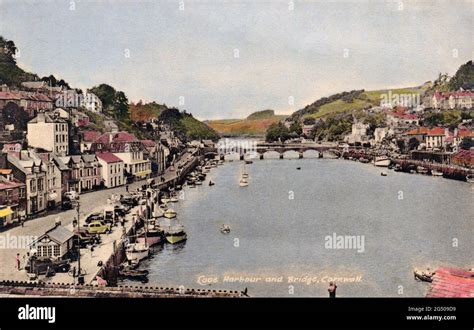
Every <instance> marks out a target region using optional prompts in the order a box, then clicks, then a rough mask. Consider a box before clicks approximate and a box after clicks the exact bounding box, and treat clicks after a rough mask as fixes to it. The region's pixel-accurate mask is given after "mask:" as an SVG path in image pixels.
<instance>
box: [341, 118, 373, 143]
mask: <svg viewBox="0 0 474 330" xmlns="http://www.w3.org/2000/svg"><path fill="white" fill-rule="evenodd" d="M368 128H369V125H367V124H363V123H361V122H357V123H355V124H352V131H351V134H348V135H346V136H345V137H344V142H347V143H349V144H354V143H364V142H368V136H367V129H368Z"/></svg>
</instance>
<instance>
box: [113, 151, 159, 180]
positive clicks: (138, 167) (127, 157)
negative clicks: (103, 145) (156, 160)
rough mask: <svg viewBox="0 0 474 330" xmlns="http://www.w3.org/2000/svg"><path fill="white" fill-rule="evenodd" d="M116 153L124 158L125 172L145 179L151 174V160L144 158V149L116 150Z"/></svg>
mask: <svg viewBox="0 0 474 330" xmlns="http://www.w3.org/2000/svg"><path fill="white" fill-rule="evenodd" d="M114 155H115V156H117V157H118V158H120V159H121V160H123V162H124V169H125V172H127V173H128V174H129V175H130V176H134V177H136V178H142V179H143V178H147V177H148V176H149V175H150V174H151V162H150V161H149V160H148V159H144V157H143V151H142V150H138V149H136V150H130V151H125V152H114Z"/></svg>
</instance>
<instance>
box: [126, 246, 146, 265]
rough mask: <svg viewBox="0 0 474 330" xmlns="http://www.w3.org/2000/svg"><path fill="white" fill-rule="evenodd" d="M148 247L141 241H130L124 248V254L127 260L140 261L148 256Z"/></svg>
mask: <svg viewBox="0 0 474 330" xmlns="http://www.w3.org/2000/svg"><path fill="white" fill-rule="evenodd" d="M149 252H150V248H149V247H148V246H147V245H145V244H143V243H132V244H130V245H128V246H127V248H126V249H125V255H126V256H127V259H128V260H137V261H140V260H142V259H145V258H147V257H148V254H149Z"/></svg>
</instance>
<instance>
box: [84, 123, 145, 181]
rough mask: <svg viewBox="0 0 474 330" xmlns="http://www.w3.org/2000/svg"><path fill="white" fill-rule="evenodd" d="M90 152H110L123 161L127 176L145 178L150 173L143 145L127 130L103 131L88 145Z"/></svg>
mask: <svg viewBox="0 0 474 330" xmlns="http://www.w3.org/2000/svg"><path fill="white" fill-rule="evenodd" d="M90 150H91V152H95V153H97V152H111V153H113V154H114V155H115V156H117V157H118V158H120V159H121V160H122V161H123V162H124V173H125V176H126V177H127V178H134V177H135V178H147V177H148V176H149V175H150V174H151V162H150V160H148V159H145V157H144V151H145V147H144V146H143V144H142V143H141V142H140V141H139V140H138V139H137V138H136V137H135V135H133V134H130V133H128V132H117V133H111V132H108V133H104V134H102V135H101V136H99V137H98V138H97V139H96V140H95V141H94V142H93V143H92V144H91V147H90Z"/></svg>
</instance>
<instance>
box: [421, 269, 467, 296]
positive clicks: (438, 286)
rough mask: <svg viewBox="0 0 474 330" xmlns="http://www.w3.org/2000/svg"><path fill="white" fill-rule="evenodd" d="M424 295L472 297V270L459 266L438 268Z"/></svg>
mask: <svg viewBox="0 0 474 330" xmlns="http://www.w3.org/2000/svg"><path fill="white" fill-rule="evenodd" d="M426 297H430V298H473V297H474V272H471V271H466V270H463V269H460V268H448V267H442V268H438V269H437V270H436V274H435V275H434V276H433V282H432V283H431V287H430V289H429V291H428V293H427V294H426Z"/></svg>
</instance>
